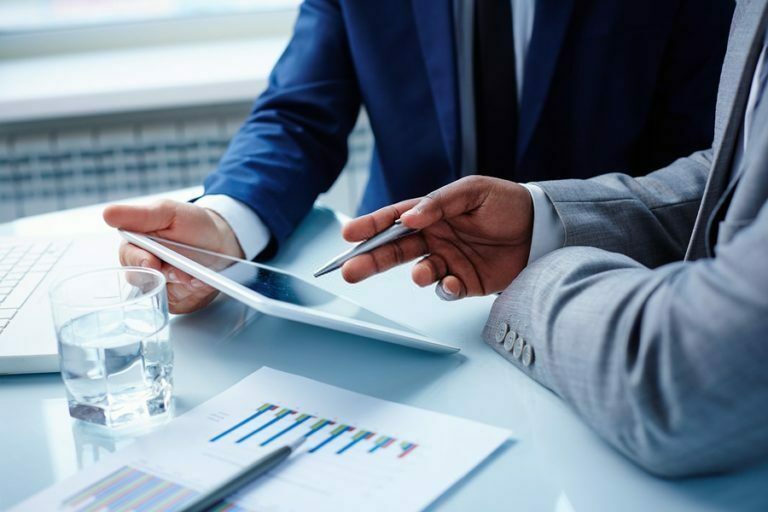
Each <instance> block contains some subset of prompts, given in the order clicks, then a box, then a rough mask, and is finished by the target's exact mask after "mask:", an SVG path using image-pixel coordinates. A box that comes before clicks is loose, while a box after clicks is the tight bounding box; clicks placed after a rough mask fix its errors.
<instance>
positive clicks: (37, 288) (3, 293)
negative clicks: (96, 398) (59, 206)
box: [0, 234, 119, 374]
mask: <svg viewBox="0 0 768 512" xmlns="http://www.w3.org/2000/svg"><path fill="white" fill-rule="evenodd" d="M118 240H119V239H118V238H117V237H115V236H114V234H110V235H108V236H106V235H104V236H98V237H84V238H80V239H77V240H71V239H63V238H58V239H57V238H16V237H0V374H16V373H48V372H58V371H59V356H58V350H57V348H56V333H55V331H54V327H53V319H52V317H51V308H50V305H49V302H48V289H49V288H50V285H51V283H52V282H54V281H55V280H56V279H57V278H58V277H59V276H61V275H64V274H66V273H67V272H68V269H69V270H70V271H74V269H76V268H78V267H79V268H80V269H82V268H83V267H84V266H87V267H89V268H91V267H105V266H116V265H118V259H117V247H118Z"/></svg>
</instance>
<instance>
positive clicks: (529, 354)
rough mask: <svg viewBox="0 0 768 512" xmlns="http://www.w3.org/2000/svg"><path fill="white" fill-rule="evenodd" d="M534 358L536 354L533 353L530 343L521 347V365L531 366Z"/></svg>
mask: <svg viewBox="0 0 768 512" xmlns="http://www.w3.org/2000/svg"><path fill="white" fill-rule="evenodd" d="M535 358H536V356H535V355H534V353H533V347H532V346H531V345H526V346H525V348H524V349H523V366H525V367H528V366H531V365H532V364H533V360H534V359H535Z"/></svg>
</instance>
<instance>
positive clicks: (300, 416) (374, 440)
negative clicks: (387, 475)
mask: <svg viewBox="0 0 768 512" xmlns="http://www.w3.org/2000/svg"><path fill="white" fill-rule="evenodd" d="M270 412H273V413H274V416H273V417H266V416H263V415H266V414H267V413H270ZM289 416H290V417H292V421H289V420H285V418H287V417H289ZM259 417H263V418H264V419H263V420H259V422H258V423H257V424H255V425H253V426H251V428H252V430H250V431H247V430H245V431H244V432H242V433H241V435H240V437H238V438H235V439H236V440H235V444H241V443H244V442H245V441H248V440H249V439H250V440H251V442H258V446H262V447H264V446H269V445H272V444H274V443H275V441H277V440H280V439H288V438H295V437H300V436H302V435H303V436H304V437H305V438H309V437H311V436H314V435H315V434H317V433H318V432H320V431H321V430H323V429H325V427H327V426H329V425H330V426H331V427H333V430H332V431H331V432H329V433H328V434H327V437H325V436H322V437H323V440H322V441H318V443H317V444H316V445H315V446H313V447H312V448H311V449H309V450H308V453H316V452H317V451H319V450H320V449H322V448H323V447H324V446H325V445H327V444H329V443H331V442H333V441H334V440H335V439H337V438H338V437H339V436H341V435H343V434H344V433H346V432H351V431H353V430H354V431H355V432H354V435H353V436H352V437H351V438H345V440H344V444H342V443H341V442H340V443H339V446H338V447H336V446H334V453H335V454H337V455H344V454H345V453H347V452H348V451H349V450H351V449H352V448H354V447H355V446H357V445H360V446H359V447H358V448H356V449H360V451H363V450H365V452H367V453H370V454H375V453H377V452H380V451H382V450H385V449H386V448H388V447H390V446H392V445H393V444H394V443H395V442H398V440H397V438H395V437H391V436H387V435H379V436H377V435H376V434H375V433H374V432H373V431H370V430H363V429H358V428H357V427H354V426H352V425H347V424H337V423H336V422H335V421H332V420H327V419H322V418H319V417H318V416H315V415H313V414H307V413H301V412H299V411H297V410H293V409H289V408H287V407H283V406H280V405H276V404H271V403H265V404H263V405H262V406H261V407H259V408H258V409H257V410H256V411H255V412H254V413H253V414H251V415H250V416H248V417H247V418H245V419H243V420H242V421H239V422H238V423H236V424H235V425H233V426H232V427H230V428H228V429H227V430H225V431H223V432H221V433H220V434H217V435H216V436H214V437H212V438H211V439H210V440H209V442H212V443H213V442H215V441H218V440H219V439H221V438H223V437H225V436H228V435H229V434H231V433H233V432H235V431H237V430H238V429H243V427H244V426H246V425H248V424H249V423H250V422H252V421H253V420H255V419H256V418H259ZM281 420H284V422H283V423H279V424H278V422H280V421H281ZM270 427H274V428H270ZM267 429H269V430H267ZM260 433H261V434H262V435H261V436H258V434H260ZM254 437H256V439H253V438H254ZM398 445H399V446H400V450H399V451H398V452H396V453H394V454H393V455H396V456H397V458H399V459H402V458H405V457H407V456H408V454H410V453H411V452H412V451H413V450H415V449H416V448H417V447H418V445H417V444H416V443H413V442H409V441H402V442H399V444H398ZM361 447H362V448H361ZM119 477H120V475H113V478H119ZM156 492H158V493H159V492H160V490H156Z"/></svg>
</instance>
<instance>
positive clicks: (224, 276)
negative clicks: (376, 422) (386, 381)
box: [120, 231, 459, 354]
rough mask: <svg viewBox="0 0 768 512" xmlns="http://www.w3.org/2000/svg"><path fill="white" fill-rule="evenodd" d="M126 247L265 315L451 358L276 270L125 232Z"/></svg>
mask: <svg viewBox="0 0 768 512" xmlns="http://www.w3.org/2000/svg"><path fill="white" fill-rule="evenodd" d="M120 234H121V235H122V236H123V238H125V239H126V240H128V241H129V242H130V243H132V244H135V245H137V246H139V247H141V248H143V249H146V250H147V251H149V252H151V253H152V254H154V255H155V256H157V257H158V258H160V259H161V260H163V261H165V262H166V263H169V264H171V265H173V266H174V267H176V268H178V269H181V270H183V271H184V272H186V273H188V274H189V275H191V276H194V277H196V278H197V279H199V280H201V281H203V282H204V283H207V284H208V285H210V286H212V287H213V288H216V289H217V290H219V291H220V292H222V293H224V294H226V295H229V296H230V297H232V298H234V299H237V300H239V301H241V302H243V303H244V304H247V305H248V306H250V307H252V308H254V309H256V310H257V311H260V312H262V313H264V314H267V315H271V316H276V317H280V318H286V319H288V320H294V321H297V322H303V323H307V324H312V325H317V326H320V327H325V328H328V329H335V330H337V331H343V332H348V333H351V334H357V335H360V336H365V337H368V338H375V339H378V340H382V341H386V342H389V343H396V344H398V345H405V346H407V347H412V348H417V349H421V350H428V351H430V352H439V353H446V354H449V353H454V352H458V351H459V349H458V348H457V347H452V346H450V345H446V344H445V343H441V342H439V341H437V340H434V339H431V338H428V337H427V336H425V335H423V334H421V333H419V332H416V331H415V330H413V329H411V328H410V327H406V326H403V325H400V324H398V323H397V322H394V321H392V320H389V319H388V318H385V317H383V316H381V315H378V314H376V313H373V312H372V311H369V310H367V309H365V308H363V307H361V306H359V305H358V304H355V303H354V302H352V301H350V300H348V299H345V298H343V297H340V296H338V295H336V294H334V293H331V292H329V291H327V290H323V289H322V288H319V287H317V286H315V285H314V284H312V283H309V282H308V281H306V280H304V279H302V278H301V277H299V276H296V275H294V274H291V273H289V272H286V271H284V270H279V269H276V268H274V267H270V266H267V265H262V264H260V263H254V262H252V261H246V260H241V259H237V258H232V257H230V256H225V255H222V254H218V253H215V252H211V251H206V250H202V249H198V248H195V247H192V246H189V245H185V244H180V243H178V242H172V241H170V240H164V239H162V238H157V237H150V236H147V235H141V234H138V233H132V232H129V231H121V232H120Z"/></svg>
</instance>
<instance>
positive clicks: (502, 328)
mask: <svg viewBox="0 0 768 512" xmlns="http://www.w3.org/2000/svg"><path fill="white" fill-rule="evenodd" d="M507 332H509V324H508V323H507V322H501V323H500V324H499V326H498V327H496V334H495V335H494V339H495V340H496V343H503V342H504V337H505V336H506V335H507Z"/></svg>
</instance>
